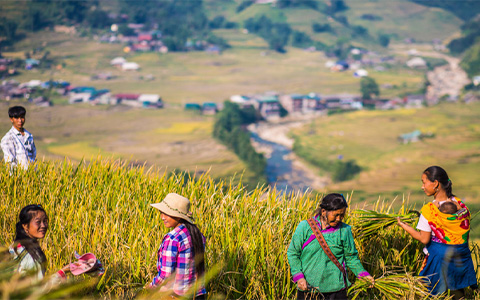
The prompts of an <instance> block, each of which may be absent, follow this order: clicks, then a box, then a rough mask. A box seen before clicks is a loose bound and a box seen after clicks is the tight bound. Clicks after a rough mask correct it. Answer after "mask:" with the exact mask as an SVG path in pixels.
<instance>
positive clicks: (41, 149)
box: [0, 102, 245, 177]
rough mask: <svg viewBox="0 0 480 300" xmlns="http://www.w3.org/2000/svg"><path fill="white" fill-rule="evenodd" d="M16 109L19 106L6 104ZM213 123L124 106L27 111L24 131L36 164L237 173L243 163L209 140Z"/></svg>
mask: <svg viewBox="0 0 480 300" xmlns="http://www.w3.org/2000/svg"><path fill="white" fill-rule="evenodd" d="M8 104H10V105H13V104H21V103H8ZM7 108H8V106H7V103H5V102H4V103H2V105H0V109H1V110H2V111H3V118H0V132H2V135H3V133H4V132H7V131H8V129H9V128H10V127H11V124H10V121H9V119H8V116H7V113H6V111H7ZM212 125H213V118H212V117H206V116H201V115H198V114H191V113H188V112H184V111H183V109H176V108H167V109H164V110H149V109H133V108H129V107H125V106H115V107H114V106H95V107H92V106H87V105H75V106H69V105H65V106H62V105H59V106H53V107H46V108H42V107H35V106H27V121H26V124H25V128H26V129H27V130H29V131H31V132H32V134H33V135H34V138H35V144H36V146H37V151H38V159H42V158H43V157H46V158H47V159H63V158H64V157H67V158H69V159H71V160H73V161H80V160H81V159H82V158H85V159H86V160H90V159H92V158H95V157H97V156H98V155H101V156H103V157H112V158H121V159H123V160H129V161H130V162H131V163H133V164H140V165H142V164H144V163H145V164H146V165H147V166H152V165H155V166H156V167H157V168H168V169H169V170H173V169H179V170H182V171H183V170H187V171H192V172H195V171H196V172H205V171H208V170H209V169H210V168H211V175H212V176H214V177H224V176H227V175H233V174H234V173H237V174H241V173H242V172H243V170H244V168H245V166H244V164H243V163H242V162H241V161H240V160H239V159H238V158H237V157H236V156H235V154H233V153H232V152H230V151H229V150H227V149H226V147H224V146H223V145H221V144H219V143H218V142H217V141H215V140H214V139H213V138H212V137H211V130H212V129H211V128H212Z"/></svg>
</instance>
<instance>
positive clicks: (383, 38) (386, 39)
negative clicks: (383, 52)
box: [378, 34, 390, 48]
mask: <svg viewBox="0 0 480 300" xmlns="http://www.w3.org/2000/svg"><path fill="white" fill-rule="evenodd" d="M378 42H379V43H380V45H381V46H382V47H385V48H387V47H388V45H389V44H390V36H389V35H388V34H380V35H379V36H378Z"/></svg>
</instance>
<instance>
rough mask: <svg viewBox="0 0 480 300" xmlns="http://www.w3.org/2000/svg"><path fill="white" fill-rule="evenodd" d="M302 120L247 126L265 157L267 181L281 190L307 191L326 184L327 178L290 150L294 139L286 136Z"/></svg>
mask: <svg viewBox="0 0 480 300" xmlns="http://www.w3.org/2000/svg"><path fill="white" fill-rule="evenodd" d="M303 123H304V122H302V123H298V122H297V123H286V124H267V123H260V124H256V125H254V126H250V127H249V130H250V133H251V139H252V145H253V146H254V147H255V149H256V151H257V152H262V153H264V155H265V157H266V158H267V167H266V170H265V173H266V176H267V180H268V184H269V185H270V186H271V187H276V189H277V190H279V191H282V192H284V193H287V194H290V193H297V192H300V193H306V192H308V191H311V190H319V189H322V188H324V187H325V186H326V184H327V182H328V179H326V178H322V177H320V176H318V175H316V174H315V172H314V171H312V170H311V169H309V168H308V167H307V166H305V164H303V163H302V162H301V161H300V160H299V159H298V157H297V156H296V155H295V154H294V153H293V152H292V146H293V140H291V139H290V138H288V137H287V136H286V133H288V131H289V130H290V129H291V128H292V127H296V126H299V125H302V124H303Z"/></svg>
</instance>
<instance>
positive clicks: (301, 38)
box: [292, 31, 313, 48]
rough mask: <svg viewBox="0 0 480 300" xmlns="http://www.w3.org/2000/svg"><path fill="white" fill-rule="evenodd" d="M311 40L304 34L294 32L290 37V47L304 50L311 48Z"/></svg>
mask: <svg viewBox="0 0 480 300" xmlns="http://www.w3.org/2000/svg"><path fill="white" fill-rule="evenodd" d="M312 44H313V42H312V39H311V38H310V37H309V36H308V34H306V33H305V32H301V31H294V32H293V36H292V46H293V47H298V48H306V47H309V46H312Z"/></svg>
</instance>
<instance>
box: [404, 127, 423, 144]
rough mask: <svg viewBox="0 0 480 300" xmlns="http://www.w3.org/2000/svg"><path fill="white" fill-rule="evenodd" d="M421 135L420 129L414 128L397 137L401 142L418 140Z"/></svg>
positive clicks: (406, 142)
mask: <svg viewBox="0 0 480 300" xmlns="http://www.w3.org/2000/svg"><path fill="white" fill-rule="evenodd" d="M421 137H422V132H421V131H420V130H415V131H412V132H409V133H405V134H402V135H400V136H399V137H398V141H399V142H401V143H402V144H408V143H414V142H418V141H419V140H420V139H421Z"/></svg>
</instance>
